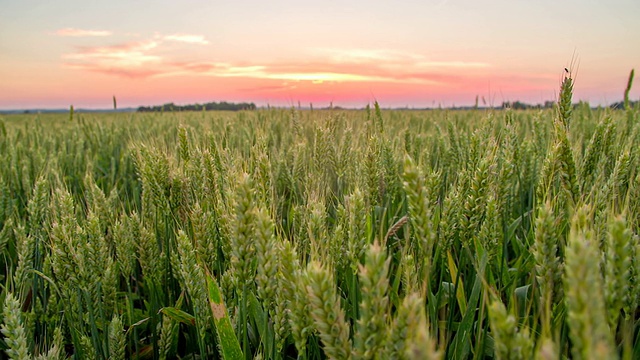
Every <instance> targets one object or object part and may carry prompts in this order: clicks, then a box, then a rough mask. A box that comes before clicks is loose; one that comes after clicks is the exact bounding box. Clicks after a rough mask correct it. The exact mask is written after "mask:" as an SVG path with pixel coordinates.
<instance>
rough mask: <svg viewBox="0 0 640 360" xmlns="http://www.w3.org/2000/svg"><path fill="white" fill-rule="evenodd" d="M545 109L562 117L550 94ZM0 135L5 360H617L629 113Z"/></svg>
mask: <svg viewBox="0 0 640 360" xmlns="http://www.w3.org/2000/svg"><path fill="white" fill-rule="evenodd" d="M565 95H566V94H565ZM568 95H569V102H568V103H567V102H565V103H561V104H559V107H558V109H556V110H554V111H551V110H546V111H527V112H520V111H518V112H516V111H484V110H476V111H452V112H449V111H444V110H442V111H429V112H409V111H407V112H403V111H391V112H386V111H382V112H381V111H379V110H377V109H371V110H367V111H313V112H312V111H297V110H293V109H292V110H260V111H252V112H239V113H208V112H207V113H197V112H194V113H163V114H114V115H82V114H80V115H78V114H76V115H74V116H73V117H71V118H70V116H69V115H41V116H36V115H29V116H6V117H4V118H2V119H1V120H0V153H2V157H0V169H1V173H0V252H1V254H2V256H1V257H0V263H1V268H2V273H1V274H0V275H1V276H2V288H1V289H0V303H1V304H3V305H2V309H3V310H2V327H1V331H2V342H1V343H0V348H2V349H4V351H5V352H6V354H7V355H9V356H10V357H12V358H31V357H32V356H33V357H35V356H40V358H48V359H60V358H67V357H75V358H77V359H88V358H98V359H102V358H104V359H106V358H109V359H123V358H143V359H146V358H149V359H150V358H159V359H168V358H175V357H180V358H189V359H197V358H202V359H204V358H220V357H224V358H226V359H238V358H253V357H261V358H263V359H287V358H299V359H322V358H334V359H346V358H354V359H392V358H400V359H402V358H405V359H429V358H432V359H436V358H445V359H464V358H492V357H493V358H497V359H528V358H532V357H536V358H541V359H558V358H561V357H566V358H576V359H579V358H583V359H586V358H603V359H604V358H616V357H620V358H625V359H632V358H636V359H637V358H640V337H639V330H638V329H639V325H640V324H639V319H640V317H639V316H638V309H637V307H638V301H639V298H640V280H639V279H640V240H639V238H638V234H639V233H640V223H639V221H640V173H639V172H638V169H639V168H640V124H639V122H640V116H639V114H640V112H639V111H638V109H631V108H629V109H627V110H626V111H622V110H618V111H612V110H592V109H589V108H588V107H586V106H578V107H576V108H573V107H572V106H571V105H570V93H569V94H568Z"/></svg>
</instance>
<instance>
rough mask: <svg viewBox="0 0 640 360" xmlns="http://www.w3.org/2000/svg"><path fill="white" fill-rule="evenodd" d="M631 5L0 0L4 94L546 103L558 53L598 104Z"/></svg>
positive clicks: (637, 64) (53, 101) (637, 46)
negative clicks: (477, 100)
mask: <svg viewBox="0 0 640 360" xmlns="http://www.w3.org/2000/svg"><path fill="white" fill-rule="evenodd" d="M639 17H640V1H638V0H611V1H604V0H603V1H594V0H583V1H577V0H563V1H549V0H538V1H528V0H527V1H524V0H510V1H497V0H496V1H477V0H475V1H472V0H459V1H455V0H450V1H446V0H437V1H436V0H433V1H430V0H426V1H382V0H369V1H360V0H355V1H333V0H324V1H302V0H297V1H289V0H272V1H253V0H251V1H250V0H237V1H233V2H231V1H211V0H209V1H199V0H185V1H164V0H156V1H146V0H144V1H135V0H131V1H120V0H114V1H109V2H106V1H104V2H97V1H96V2H94V1H72V0H58V1H32V0H21V1H18V0H0V109H26V108H68V107H69V106H70V105H74V107H76V108H110V107H112V106H113V105H112V104H113V102H112V99H113V96H115V97H116V99H117V102H118V106H119V107H137V106H141V105H159V104H164V103H169V102H173V103H176V104H192V103H204V102H210V101H216V102H217V101H229V102H244V101H247V102H254V103H255V104H256V105H258V106H265V105H267V104H269V105H271V106H297V105H298V104H301V105H302V106H308V105H309V104H310V103H313V105H314V106H315V107H323V106H328V105H329V104H333V105H334V106H345V107H364V106H366V105H367V104H368V103H372V102H373V101H378V102H379V103H380V105H381V106H383V107H405V106H407V107H438V106H463V105H473V104H474V103H475V100H476V97H477V98H478V99H479V101H480V105H484V104H486V105H500V104H501V103H502V102H504V101H524V102H527V103H543V102H544V101H547V100H554V99H555V98H556V95H557V93H558V89H559V85H560V82H561V79H562V76H563V72H564V68H565V67H566V68H569V69H570V70H571V72H572V75H573V77H574V78H575V92H574V100H575V101H578V100H585V101H589V102H590V103H591V104H593V105H607V104H610V103H612V102H615V101H620V100H621V99H622V96H623V93H624V88H625V86H626V83H627V79H628V77H629V72H630V71H631V69H632V68H635V69H636V70H639V71H640V21H638V18H639ZM639 81H640V80H638V81H636V83H638V82H639ZM631 98H632V99H638V98H640V84H637V85H636V86H635V87H634V88H633V89H632V91H631Z"/></svg>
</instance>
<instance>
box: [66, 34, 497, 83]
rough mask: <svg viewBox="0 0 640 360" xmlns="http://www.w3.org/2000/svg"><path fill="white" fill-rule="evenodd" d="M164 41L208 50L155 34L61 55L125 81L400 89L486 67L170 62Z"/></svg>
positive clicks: (393, 56)
mask: <svg viewBox="0 0 640 360" xmlns="http://www.w3.org/2000/svg"><path fill="white" fill-rule="evenodd" d="M165 41H178V42H185V43H192V44H208V41H207V40H206V39H204V37H203V36H200V35H188V34H173V35H166V36H161V35H159V34H156V35H155V37H154V38H153V40H148V41H142V42H129V43H124V44H119V45H112V46H102V47H80V48H79V50H78V51H77V52H75V53H72V54H67V55H64V56H63V58H64V59H65V65H67V66H68V67H71V68H75V69H82V70H86V71H91V72H97V73H102V74H109V75H115V76H122V77H128V78H148V77H155V78H169V77H181V76H198V77H217V78H245V79H260V80H266V81H274V80H275V81H282V82H308V83H310V84H316V85H317V84H323V83H400V84H423V85H424V84H428V85H437V86H450V85H452V84H455V83H457V82H458V80H460V79H461V77H462V74H460V72H465V75H467V76H469V75H473V74H474V72H477V71H482V70H483V69H485V68H488V67H490V66H489V64H486V63H481V62H465V61H460V60H455V61H432V60H430V59H428V58H426V57H425V56H423V55H420V54H413V53H408V52H401V51H395V50H378V49H375V50H367V49H353V50H335V49H320V50H312V51H311V53H312V55H311V57H310V58H309V59H307V60H306V61H301V62H272V63H229V62H220V61H185V62H176V61H172V59H171V58H170V57H171V53H170V52H163V53H162V54H163V55H162V56H160V55H158V54H157V52H156V50H159V49H160V48H162V46H163V43H164V42H165Z"/></svg>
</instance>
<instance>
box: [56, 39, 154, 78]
mask: <svg viewBox="0 0 640 360" xmlns="http://www.w3.org/2000/svg"><path fill="white" fill-rule="evenodd" d="M157 46H158V42H156V41H143V42H130V43H125V44H119V45H113V46H103V47H79V48H78V51H77V52H75V53H72V54H66V55H64V56H63V58H64V59H65V60H66V62H65V64H66V65H67V66H69V67H71V68H75V69H83V70H89V71H94V72H100V73H106V74H113V75H119V76H125V77H131V78H142V77H148V76H152V75H156V74H159V73H161V72H162V71H161V70H159V69H153V68H152V67H151V66H154V65H159V64H161V62H162V59H161V57H160V56H157V55H152V54H149V53H148V52H149V51H150V50H152V49H154V48H156V47H157Z"/></svg>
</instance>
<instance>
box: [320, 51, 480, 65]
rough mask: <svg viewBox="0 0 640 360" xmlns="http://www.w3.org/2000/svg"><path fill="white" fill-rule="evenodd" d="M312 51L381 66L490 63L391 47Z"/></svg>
mask: <svg viewBox="0 0 640 360" xmlns="http://www.w3.org/2000/svg"><path fill="white" fill-rule="evenodd" d="M311 52H312V53H315V54H318V55H319V56H325V57H327V58H328V60H329V61H331V62H333V63H351V64H370V63H376V64H378V65H381V66H406V65H409V66H411V67H412V68H414V69H415V68H422V69H425V68H447V67H449V68H486V67H489V64H487V63H483V62H469V61H461V60H449V61H446V60H439V61H433V60H430V59H429V58H428V57H426V56H424V55H421V54H416V53H411V52H406V51H398V50H391V49H327V48H320V49H312V50H311Z"/></svg>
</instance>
